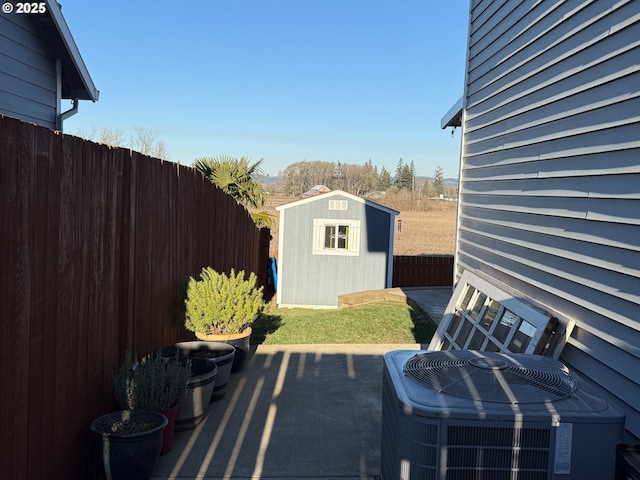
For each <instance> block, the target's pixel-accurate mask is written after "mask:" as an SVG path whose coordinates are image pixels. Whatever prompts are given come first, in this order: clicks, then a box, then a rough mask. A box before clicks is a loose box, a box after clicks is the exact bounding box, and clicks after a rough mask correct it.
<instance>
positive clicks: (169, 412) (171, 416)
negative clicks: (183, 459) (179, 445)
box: [160, 403, 178, 455]
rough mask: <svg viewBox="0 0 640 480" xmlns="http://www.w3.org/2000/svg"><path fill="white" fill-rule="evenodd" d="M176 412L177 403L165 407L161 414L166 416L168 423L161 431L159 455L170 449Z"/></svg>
mask: <svg viewBox="0 0 640 480" xmlns="http://www.w3.org/2000/svg"><path fill="white" fill-rule="evenodd" d="M177 413H178V404H177V403H176V404H175V405H174V406H173V407H171V408H167V409H166V410H164V411H163V412H162V414H163V415H164V416H165V417H167V420H168V423H167V426H166V427H165V429H164V430H163V431H162V449H161V450H160V455H164V454H165V453H168V452H169V451H170V450H171V445H172V444H173V432H174V429H175V426H176V414H177Z"/></svg>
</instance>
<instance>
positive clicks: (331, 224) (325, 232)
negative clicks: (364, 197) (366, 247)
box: [313, 218, 360, 255]
mask: <svg viewBox="0 0 640 480" xmlns="http://www.w3.org/2000/svg"><path fill="white" fill-rule="evenodd" d="M359 247H360V221H359V220H331V219H323V218H316V219H314V221H313V254H314V255H358V253H359V249H360V248H359Z"/></svg>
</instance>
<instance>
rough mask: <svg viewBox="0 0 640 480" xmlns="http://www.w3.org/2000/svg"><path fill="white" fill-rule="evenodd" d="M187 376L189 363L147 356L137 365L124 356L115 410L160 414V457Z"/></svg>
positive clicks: (169, 437)
mask: <svg viewBox="0 0 640 480" xmlns="http://www.w3.org/2000/svg"><path fill="white" fill-rule="evenodd" d="M190 375H191V362H190V361H189V362H184V361H180V360H178V359H177V358H164V357H162V356H160V355H148V356H146V357H144V358H143V359H142V360H141V361H140V362H138V361H137V359H135V360H134V359H132V356H131V353H130V352H127V353H126V355H125V360H124V363H122V365H121V366H120V370H119V371H118V373H117V374H116V376H115V379H114V385H115V396H116V404H117V405H118V408H121V409H123V410H147V411H151V412H159V413H162V414H164V415H165V416H166V417H167V419H168V425H167V428H166V429H165V430H164V437H163V445H162V450H161V452H160V453H161V454H165V453H167V452H168V451H169V450H170V449H171V443H172V441H173V431H174V425H175V419H176V414H177V412H178V404H179V402H180V401H181V400H182V399H183V398H185V396H186V395H187V385H188V382H189V378H190Z"/></svg>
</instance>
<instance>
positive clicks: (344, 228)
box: [276, 190, 399, 308]
mask: <svg viewBox="0 0 640 480" xmlns="http://www.w3.org/2000/svg"><path fill="white" fill-rule="evenodd" d="M276 210H278V211H279V212H280V223H279V225H280V232H279V239H278V291H277V302H278V304H279V305H280V306H281V307H315V308H333V307H335V308H337V306H338V295H342V294H346V293H353V292H359V291H363V290H377V289H381V288H387V287H391V280H392V275H393V237H394V221H395V216H396V215H398V213H399V212H397V211H396V210H393V209H391V208H388V207H385V206H383V205H379V204H377V203H375V202H371V201H369V200H365V199H363V198H360V197H356V196H355V195H351V194H349V193H346V192H343V191H342V190H334V191H332V192H329V193H324V194H321V195H316V196H312V197H308V198H304V199H302V200H298V201H295V202H292V203H288V204H285V205H280V206H279V207H277V208H276Z"/></svg>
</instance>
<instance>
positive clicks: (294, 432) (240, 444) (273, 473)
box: [152, 289, 450, 480]
mask: <svg viewBox="0 0 640 480" xmlns="http://www.w3.org/2000/svg"><path fill="white" fill-rule="evenodd" d="M427 290H428V289H427ZM447 291H448V292H449V293H450V289H447ZM438 293H442V292H438ZM415 294H416V292H414V295H415ZM421 294H422V296H423V298H424V299H425V300H426V299H429V298H431V301H432V303H433V305H434V306H432V308H441V309H444V306H443V305H442V302H443V301H444V300H446V301H448V296H446V295H435V296H432V297H429V295H428V294H427V292H421ZM444 305H446V302H445V303H444ZM422 347H426V346H421V345H419V344H409V345H406V344H387V345H259V346H257V348H255V350H254V351H253V352H252V355H251V357H250V358H249V359H248V361H247V364H246V366H245V369H244V370H243V371H242V372H239V373H235V374H233V375H232V376H231V379H230V381H229V383H228V385H227V390H226V395H225V397H224V398H223V399H221V400H219V401H217V402H214V403H212V404H211V405H210V407H209V413H208V416H207V417H206V419H205V420H204V421H203V422H202V423H201V424H200V425H199V426H198V427H196V428H195V429H194V430H190V431H186V432H176V436H175V439H174V444H173V448H172V450H171V451H170V452H169V453H168V454H166V455H164V456H162V457H160V459H159V461H158V463H157V465H156V468H155V470H154V475H153V476H152V478H153V479H154V480H160V479H176V480H186V479H206V480H217V479H270V480H273V479H306V480H313V479H327V478H333V479H343V480H347V479H353V480H356V479H359V480H364V479H377V478H380V477H379V476H380V430H381V411H382V396H381V394H382V367H383V361H382V357H383V355H384V354H385V353H386V352H389V351H392V350H405V349H412V350H419V349H420V348H422Z"/></svg>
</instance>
